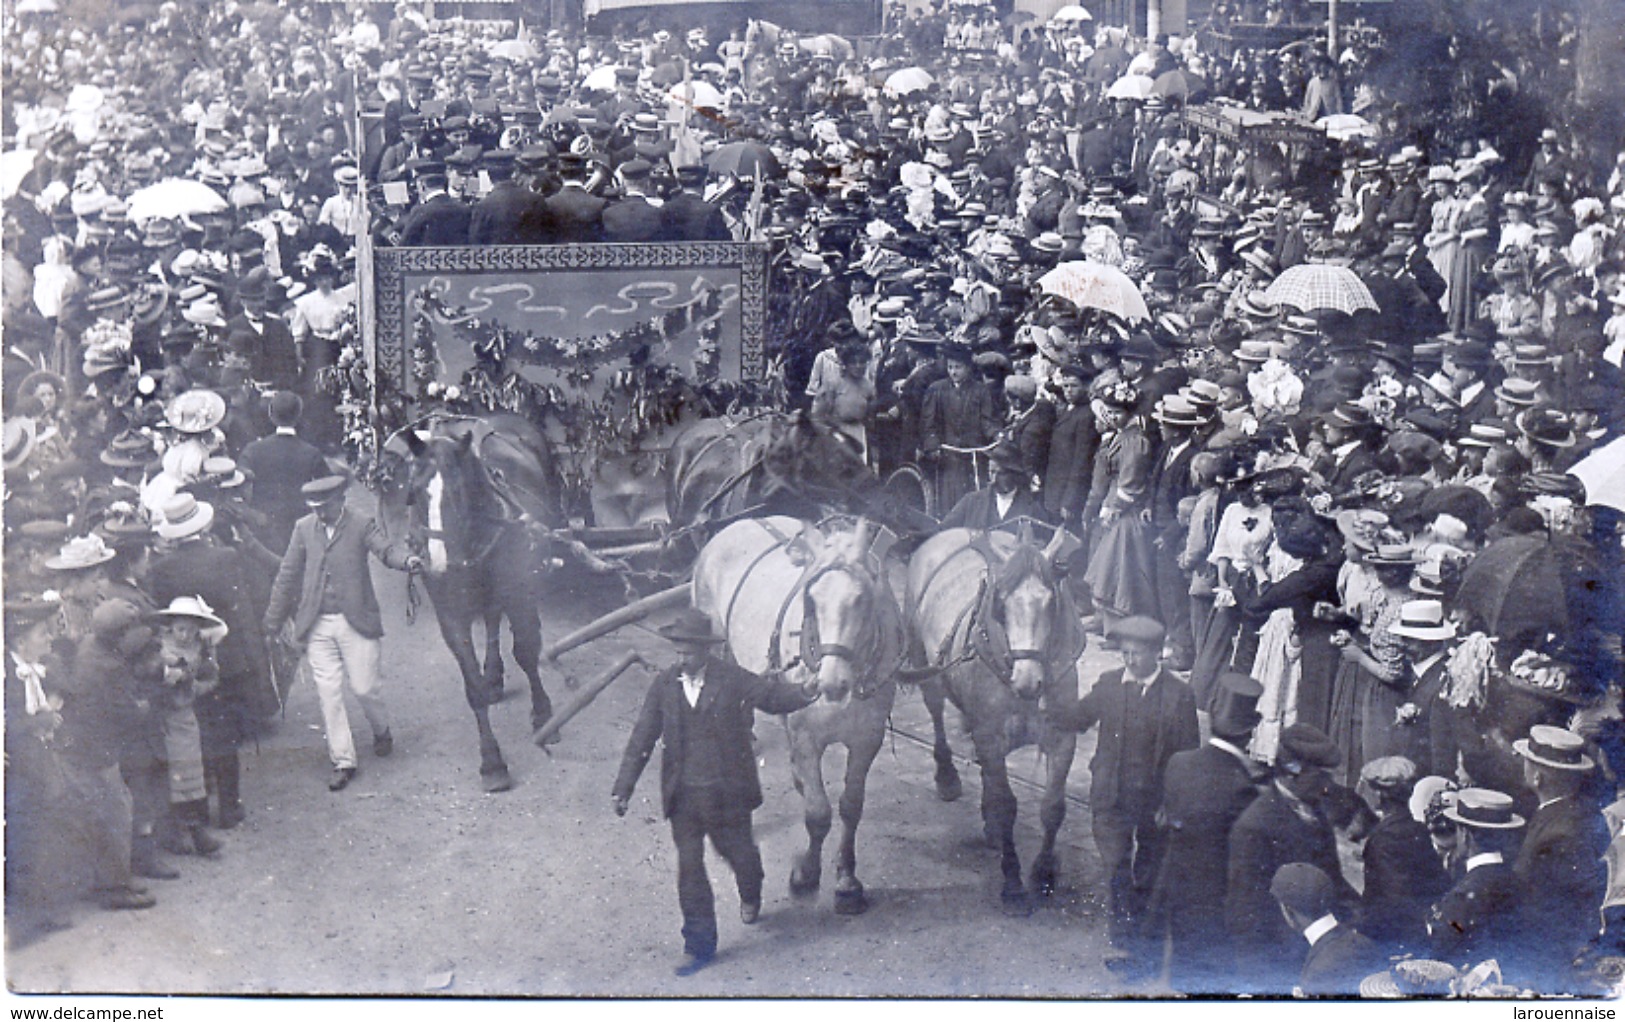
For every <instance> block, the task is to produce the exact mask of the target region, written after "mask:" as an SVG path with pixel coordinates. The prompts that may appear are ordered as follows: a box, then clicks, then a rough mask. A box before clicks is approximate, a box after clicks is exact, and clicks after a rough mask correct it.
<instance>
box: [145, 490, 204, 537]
mask: <svg viewBox="0 0 1625 1022" xmlns="http://www.w3.org/2000/svg"><path fill="white" fill-rule="evenodd" d="M159 511H160V513H161V514H162V515H163V518H162V520H161V521H159V522H158V524H157V525H155V526H154V527H153V531H155V532H157V533H158V535H159V536H160V537H161V538H163V539H186V538H188V537H190V536H196V535H198V534H199V533H201V532H203V531H205V530H207V529H208V527H209V526H210V525H212V524H214V505H213V504H210V503H209V502H208V501H206V500H198V499H197V498H196V497H194V496H192V495H191V494H190V493H177V494H175V495H174V496H173V497H171V498H169V499H168V500H167V501H165V502H164V505H163V507H161V508H159Z"/></svg>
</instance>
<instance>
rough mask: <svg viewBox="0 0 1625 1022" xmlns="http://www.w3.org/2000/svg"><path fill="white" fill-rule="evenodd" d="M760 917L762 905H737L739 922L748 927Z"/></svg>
mask: <svg viewBox="0 0 1625 1022" xmlns="http://www.w3.org/2000/svg"><path fill="white" fill-rule="evenodd" d="M761 915H762V903H761V902H759V901H742V902H740V903H739V921H740V922H742V923H744V924H745V925H746V926H749V925H750V924H751V923H754V922H755V921H756V920H757V919H759V918H761Z"/></svg>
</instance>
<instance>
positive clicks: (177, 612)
mask: <svg viewBox="0 0 1625 1022" xmlns="http://www.w3.org/2000/svg"><path fill="white" fill-rule="evenodd" d="M153 617H155V618H160V619H162V618H170V619H174V618H182V619H186V620H189V621H196V622H197V623H198V625H199V626H200V627H201V628H202V629H203V637H204V638H205V639H208V640H209V641H210V642H219V641H220V640H221V639H224V638H225V637H226V634H227V632H228V631H229V629H227V627H226V623H225V622H224V621H222V620H221V619H220V616H219V615H218V614H216V613H215V612H214V608H213V607H211V606H209V605H208V603H206V602H205V601H204V599H203V597H201V596H177V597H175V598H174V599H173V600H170V601H169V606H167V607H165V608H164V609H163V610H160V611H158V612H157V613H155V614H153Z"/></svg>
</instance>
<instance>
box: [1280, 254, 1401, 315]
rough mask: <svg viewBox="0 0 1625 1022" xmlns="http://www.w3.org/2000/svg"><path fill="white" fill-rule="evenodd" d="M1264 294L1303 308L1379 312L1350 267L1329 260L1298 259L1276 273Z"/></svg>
mask: <svg viewBox="0 0 1625 1022" xmlns="http://www.w3.org/2000/svg"><path fill="white" fill-rule="evenodd" d="M1264 297H1266V298H1268V299H1269V300H1270V301H1272V302H1274V303H1276V304H1277V305H1290V306H1292V307H1293V308H1294V309H1299V310H1301V311H1303V312H1346V313H1348V314H1349V315H1351V316H1352V315H1353V314H1354V313H1356V312H1358V311H1359V310H1361V309H1370V310H1371V311H1373V312H1381V311H1382V308H1381V306H1379V305H1378V304H1377V300H1376V299H1375V298H1372V297H1371V289H1370V288H1368V287H1366V286H1365V281H1363V280H1361V279H1360V278H1359V277H1358V276H1357V275H1356V274H1355V272H1354V271H1353V270H1351V269H1349V268H1348V267H1347V266H1336V265H1333V264H1331V263H1299V264H1298V265H1297V266H1294V267H1291V268H1290V269H1288V270H1287V271H1286V272H1284V273H1282V274H1281V275H1280V276H1279V277H1276V278H1275V280H1274V281H1272V282H1271V283H1270V286H1269V287H1268V288H1266V289H1265V290H1264Z"/></svg>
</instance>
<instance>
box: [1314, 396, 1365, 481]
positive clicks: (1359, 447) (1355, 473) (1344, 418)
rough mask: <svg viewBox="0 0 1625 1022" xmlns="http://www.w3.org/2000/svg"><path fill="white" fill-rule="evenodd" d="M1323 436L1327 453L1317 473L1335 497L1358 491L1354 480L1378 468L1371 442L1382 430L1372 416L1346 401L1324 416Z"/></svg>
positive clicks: (1319, 463)
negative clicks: (1353, 490) (1355, 489)
mask: <svg viewBox="0 0 1625 1022" xmlns="http://www.w3.org/2000/svg"><path fill="white" fill-rule="evenodd" d="M1320 422H1321V436H1322V437H1323V438H1324V440H1325V444H1326V451H1325V454H1324V456H1323V457H1322V458H1321V459H1320V460H1319V461H1318V462H1317V463H1316V466H1315V471H1316V472H1318V473H1319V474H1320V477H1321V478H1322V479H1323V480H1325V482H1326V488H1327V490H1329V491H1330V492H1331V493H1333V494H1339V493H1347V492H1349V491H1350V490H1352V489H1354V481H1355V480H1356V479H1359V478H1360V477H1361V476H1362V475H1364V474H1365V473H1367V472H1369V471H1371V470H1372V469H1374V468H1376V467H1377V459H1376V455H1375V454H1374V453H1373V451H1372V447H1371V440H1372V439H1373V438H1374V437H1375V436H1376V435H1378V434H1379V432H1380V431H1379V430H1378V428H1377V426H1376V425H1375V423H1374V422H1373V421H1372V419H1371V413H1370V412H1368V411H1366V410H1365V408H1364V407H1362V406H1360V405H1357V404H1355V403H1354V402H1352V401H1345V402H1343V403H1342V404H1340V405H1338V406H1337V407H1336V408H1333V409H1332V410H1331V411H1329V412H1327V413H1326V414H1325V415H1323V416H1322V417H1321V420H1320Z"/></svg>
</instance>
